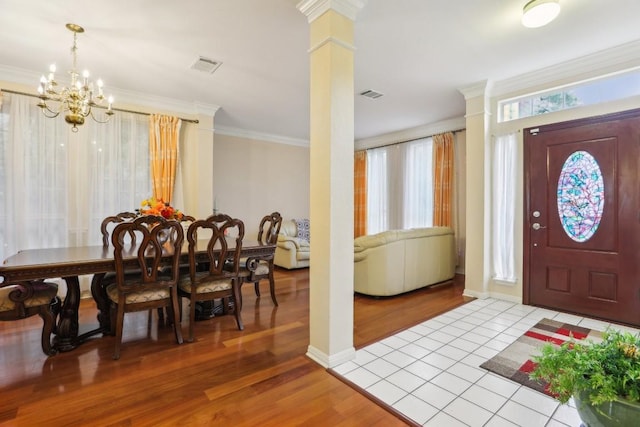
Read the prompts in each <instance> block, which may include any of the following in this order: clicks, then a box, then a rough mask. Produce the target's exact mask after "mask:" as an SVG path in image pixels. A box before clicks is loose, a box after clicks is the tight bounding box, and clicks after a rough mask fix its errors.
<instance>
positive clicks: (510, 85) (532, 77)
mask: <svg viewBox="0 0 640 427" xmlns="http://www.w3.org/2000/svg"><path fill="white" fill-rule="evenodd" d="M639 67H640V40H635V41H632V42H629V43H625V44H622V45H619V46H616V47H612V48H608V49H605V50H601V51H599V52H596V53H594V54H591V55H586V56H582V57H579V58H576V59H573V60H571V61H565V62H563V63H560V64H556V65H552V66H549V67H546V68H541V69H539V70H535V71H531V72H528V73H525V74H521V75H519V76H515V77H512V78H508V79H504V80H501V81H496V82H495V84H494V85H493V87H492V90H491V96H504V95H507V94H513V93H517V92H520V91H525V90H531V88H534V87H543V86H547V88H548V86H550V85H553V86H562V85H564V84H570V83H571V84H572V83H576V82H579V81H584V80H589V79H593V78H596V77H600V76H604V75H607V74H613V73H616V72H621V71H626V70H632V69H634V68H639Z"/></svg>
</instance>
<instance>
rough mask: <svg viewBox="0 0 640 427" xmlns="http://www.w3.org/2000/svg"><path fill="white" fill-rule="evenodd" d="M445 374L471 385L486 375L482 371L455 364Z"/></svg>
mask: <svg viewBox="0 0 640 427" xmlns="http://www.w3.org/2000/svg"><path fill="white" fill-rule="evenodd" d="M447 372H449V373H450V374H453V375H455V376H457V377H460V378H462V379H464V380H466V381H470V382H472V383H475V382H476V381H478V380H479V379H480V378H482V377H483V376H484V375H485V373H486V371H485V370H484V369H478V368H473V367H471V366H469V365H465V364H464V363H456V364H455V365H453V366H452V367H450V368H449V369H447Z"/></svg>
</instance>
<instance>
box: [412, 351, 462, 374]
mask: <svg viewBox="0 0 640 427" xmlns="http://www.w3.org/2000/svg"><path fill="white" fill-rule="evenodd" d="M420 360H422V361H423V362H426V363H428V364H429V365H433V366H435V367H436V368H439V369H442V370H443V371H446V370H447V369H449V368H450V367H451V366H453V365H455V364H456V361H455V360H453V359H451V358H450V357H447V356H443V355H442V354H440V353H431V354H429V355H428V356H425V357H423V358H422V359H420Z"/></svg>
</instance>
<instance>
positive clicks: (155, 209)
mask: <svg viewBox="0 0 640 427" xmlns="http://www.w3.org/2000/svg"><path fill="white" fill-rule="evenodd" d="M138 212H139V213H140V215H156V216H161V217H163V218H165V219H174V220H178V221H180V220H182V217H183V216H184V214H183V213H182V212H180V210H178V209H176V208H174V207H173V206H171V205H170V204H169V203H166V202H165V201H164V200H162V199H156V198H155V197H150V198H148V199H145V200H143V201H142V202H140V209H138Z"/></svg>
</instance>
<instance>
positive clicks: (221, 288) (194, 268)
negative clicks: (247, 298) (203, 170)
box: [178, 214, 244, 342]
mask: <svg viewBox="0 0 640 427" xmlns="http://www.w3.org/2000/svg"><path fill="white" fill-rule="evenodd" d="M198 235H200V236H203V235H208V236H209V237H208V239H207V240H206V245H207V246H206V251H205V252H206V254H205V256H203V257H202V258H201V259H196V248H197V247H198ZM227 236H229V237H228V239H229V240H228V239H227ZM243 238H244V223H243V222H242V221H241V220H239V219H237V218H231V217H230V216H228V215H224V214H217V215H212V216H210V217H208V218H207V219H201V220H196V221H194V222H193V223H192V224H191V225H190V226H189V228H188V230H187V242H188V244H189V273H188V274H183V275H181V277H180V281H179V283H178V292H179V295H180V296H181V297H183V298H188V299H189V338H188V341H189V342H192V341H193V339H194V332H193V329H194V323H195V318H196V303H199V302H204V301H213V300H217V299H222V302H223V312H224V313H225V314H228V313H229V312H230V311H233V313H234V315H235V319H236V324H237V326H238V329H239V330H243V329H244V325H243V324H242V317H241V316H240V310H241V308H242V305H241V302H240V283H239V278H238V271H239V265H240V252H241V250H242V239H243ZM234 240H235V245H233V246H231V247H230V246H229V241H231V242H233V241H234ZM200 244H203V243H202V241H201V242H200ZM203 266H204V267H205V268H204V269H203V268H202V267H203ZM229 266H230V267H231V268H229ZM225 267H226V268H225Z"/></svg>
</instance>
